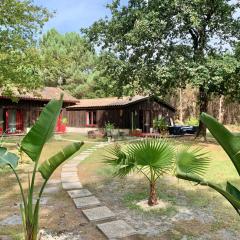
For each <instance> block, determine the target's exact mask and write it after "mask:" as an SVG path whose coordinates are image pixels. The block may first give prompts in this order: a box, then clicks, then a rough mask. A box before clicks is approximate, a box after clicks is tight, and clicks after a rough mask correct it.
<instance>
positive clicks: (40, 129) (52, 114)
mask: <svg viewBox="0 0 240 240" xmlns="http://www.w3.org/2000/svg"><path fill="white" fill-rule="evenodd" d="M62 98H63V96H61V99H60V100H52V101H50V102H49V103H48V104H47V105H46V107H45V108H44V109H43V111H42V113H41V115H40V117H39V119H38V121H37V122H36V123H35V124H34V126H33V127H32V128H31V130H30V131H29V132H28V134H27V135H26V136H25V137H24V138H23V140H22V141H21V143H20V154H21V153H22V152H24V153H26V154H27V155H28V156H29V158H30V159H31V160H32V161H33V162H34V169H33V172H32V177H31V180H30V178H29V181H28V189H27V193H25V192H24V189H23V187H22V183H21V181H20V178H19V176H18V173H17V171H16V168H17V166H18V161H19V156H18V155H16V154H14V153H10V152H8V151H7V149H6V148H4V147H0V167H3V166H9V167H10V168H11V169H12V171H13V172H14V174H15V176H16V179H17V182H18V184H19V187H20V193H21V197H22V203H21V204H20V211H21V215H22V223H23V228H24V234H25V240H36V239H38V220H39V207H40V199H41V196H42V193H43V190H44V187H45V186H46V183H47V181H48V179H49V178H50V177H51V175H52V174H53V172H54V170H55V169H56V168H57V167H58V166H59V165H60V164H61V163H63V162H64V161H65V160H66V159H68V158H69V157H70V156H71V155H73V154H74V153H75V152H76V151H78V150H79V149H80V147H81V146H82V144H83V143H73V144H70V145H68V146H66V147H65V148H63V149H62V150H61V151H60V152H58V153H56V154H55V155H54V156H52V157H50V158H49V159H47V160H45V161H44V162H43V163H41V164H40V163H39V158H40V155H41V152H42V149H43V147H44V145H45V143H46V142H47V141H48V140H49V139H50V138H51V136H52V134H53V131H54V129H55V126H56V121H57V117H58V115H59V113H60V111H61V108H62ZM37 171H39V172H40V173H41V176H42V178H43V184H42V186H41V189H40V191H39V192H38V193H37V199H36V203H34V201H33V199H34V192H35V177H36V173H37Z"/></svg>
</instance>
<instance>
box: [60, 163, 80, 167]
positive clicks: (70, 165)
mask: <svg viewBox="0 0 240 240" xmlns="http://www.w3.org/2000/svg"><path fill="white" fill-rule="evenodd" d="M78 165H79V163H76V162H75V163H66V164H64V166H63V168H76V167H78Z"/></svg>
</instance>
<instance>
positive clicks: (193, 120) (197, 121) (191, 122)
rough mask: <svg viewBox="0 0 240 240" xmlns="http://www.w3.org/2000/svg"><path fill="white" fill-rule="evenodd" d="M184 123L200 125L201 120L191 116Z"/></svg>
mask: <svg viewBox="0 0 240 240" xmlns="http://www.w3.org/2000/svg"><path fill="white" fill-rule="evenodd" d="M184 124H185V125H188V126H198V125H199V120H198V119H197V118H195V117H190V118H189V119H188V120H186V121H185V122H184Z"/></svg>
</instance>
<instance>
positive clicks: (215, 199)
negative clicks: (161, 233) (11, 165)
mask: <svg viewBox="0 0 240 240" xmlns="http://www.w3.org/2000/svg"><path fill="white" fill-rule="evenodd" d="M62 137H63V138H64V139H69V140H79V141H82V140H84V139H86V138H85V137H84V136H81V135H79V134H66V135H62ZM11 141H12V140H11ZM17 141H19V139H16V140H15V143H17ZM173 141H174V143H175V144H176V146H180V145H182V144H183V145H188V144H192V143H193V142H192V141H189V140H188V139H184V138H183V139H178V140H173ZM13 143H14V142H13ZM69 143H70V142H69V141H67V140H61V141H60V140H56V139H52V140H51V141H50V142H49V143H48V144H46V146H45V148H44V150H43V154H42V156H41V161H43V160H44V159H45V158H46V157H50V156H51V155H52V154H54V153H55V152H56V151H58V150H60V149H61V148H62V147H64V146H65V145H67V144H69ZM94 144H96V142H93V143H89V142H87V143H85V144H84V146H83V147H82V148H81V150H80V151H84V150H85V149H87V148H89V147H91V146H93V145H94ZM121 144H122V145H125V144H127V142H122V143H121ZM194 145H195V146H200V147H202V148H203V149H204V151H207V152H209V155H210V156H211V158H212V160H211V163H210V166H209V169H208V170H207V172H206V174H205V178H206V179H208V180H210V181H214V182H217V183H219V184H224V182H225V181H226V180H229V179H230V181H231V182H234V183H238V184H239V183H240V182H239V177H238V174H237V172H236V170H235V168H234V166H233V165H232V163H231V161H230V160H229V159H228V156H227V155H226V154H225V153H224V151H223V150H222V149H221V147H220V146H219V145H217V144H215V143H208V144H205V143H198V142H194ZM105 155H106V149H104V148H102V149H98V150H96V151H94V152H93V153H92V154H91V155H90V156H89V157H88V158H86V159H85V160H84V161H83V162H82V163H81V165H80V176H81V181H83V184H86V186H87V187H90V190H91V191H93V192H94V191H98V190H97V189H98V186H101V187H102V188H103V189H101V190H99V192H96V196H99V195H100V199H101V200H102V201H104V203H105V204H106V205H109V206H110V207H111V205H112V204H114V205H118V204H119V206H120V207H121V206H124V208H128V209H129V211H130V212H131V211H133V212H135V214H139V215H143V216H144V221H145V220H146V221H147V219H148V218H155V219H156V221H158V219H159V217H160V216H166V217H169V218H171V217H172V216H173V215H175V213H176V211H177V208H178V207H179V206H181V204H183V202H184V204H185V205H184V206H186V207H189V208H193V209H198V210H199V211H201V210H202V211H206V210H209V209H210V210H209V211H210V212H211V214H212V215H213V216H214V218H215V219H216V221H215V222H214V223H213V224H211V226H210V227H211V231H217V230H219V229H223V228H224V229H231V230H233V231H239V217H238V216H237V215H236V213H235V212H234V210H233V209H232V207H231V206H229V204H228V203H227V202H226V200H225V199H224V198H223V197H222V196H221V195H219V194H218V193H216V192H214V191H213V190H211V189H210V188H207V187H201V186H194V185H193V184H192V183H189V182H186V181H183V180H177V179H175V178H174V177H164V178H163V179H161V180H160V181H159V182H158V196H159V198H161V199H162V200H163V201H167V202H169V203H170V206H169V207H168V208H166V209H164V210H152V211H148V212H146V211H143V210H142V209H141V208H140V207H138V206H137V205H136V203H137V202H139V201H141V200H143V199H147V197H148V191H149V190H148V183H147V181H146V180H145V178H144V177H143V176H142V175H140V174H134V175H131V176H129V177H127V178H125V179H124V180H123V179H119V178H113V177H112V174H113V172H114V169H113V168H112V167H110V166H108V165H106V164H105V163H103V160H104V158H105ZM31 167H32V163H31V162H26V159H25V160H24V164H22V165H21V166H20V167H19V169H18V171H19V172H20V173H22V174H26V172H27V171H28V170H29V169H31ZM56 174H59V173H58V172H57V173H56ZM1 175H2V177H3V178H4V179H6V180H4V182H3V184H2V189H1V191H0V192H1V194H0V196H1V197H0V200H1V201H0V202H1V204H0V208H1V210H2V209H4V210H3V211H2V212H1V214H0V218H1V219H2V216H6V215H9V211H10V212H11V211H13V210H12V209H11V208H9V207H7V208H6V209H5V205H6V202H5V201H4V200H6V199H7V201H8V202H10V203H12V204H13V202H15V201H16V199H17V196H18V189H17V187H16V186H15V185H14V186H13V182H12V181H15V180H10V179H9V180H7V178H8V176H9V175H10V173H9V172H8V170H5V171H4V172H0V177H1ZM114 184H120V187H117V188H114V187H112V186H114ZM107 187H109V188H110V189H111V191H110V192H109V189H107ZM6 189H9V190H8V191H6ZM102 191H103V192H102ZM104 191H105V192H104ZM101 192H102V196H106V195H111V196H114V197H115V199H116V198H117V201H116V200H112V201H113V202H109V201H108V200H107V199H104V197H103V198H101ZM110 198H111V197H110ZM58 200H61V199H60V198H58ZM8 205H9V203H8ZM17 210H18V209H17ZM14 211H16V209H15V210H14ZM67 211H70V209H69V210H67ZM4 214H5V215H4ZM54 214H55V215H57V214H58V213H57V212H56V213H54ZM145 217H146V219H145ZM190 228H191V227H190ZM198 230H199V232H200V231H201V230H200V229H198ZM179 231H180V230H179ZM184 231H186V229H185V230H184ZM8 233H9V235H12V236H14V237H15V238H14V239H19V235H18V233H19V228H17V229H16V228H13V227H7V228H1V227H0V235H1V234H8ZM184 234H185V233H184ZM182 235H183V233H182ZM182 235H181V236H182ZM171 236H173V235H171ZM188 237H190V233H189V235H188ZM166 239H175V238H174V237H170V238H166ZM176 239H177V238H176ZM187 239H191V238H187ZM193 239H194V238H193ZM212 239H214V237H213V238H212Z"/></svg>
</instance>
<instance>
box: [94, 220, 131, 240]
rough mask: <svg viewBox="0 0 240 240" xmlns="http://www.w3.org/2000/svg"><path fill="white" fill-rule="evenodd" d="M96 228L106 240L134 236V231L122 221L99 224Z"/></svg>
mask: <svg viewBox="0 0 240 240" xmlns="http://www.w3.org/2000/svg"><path fill="white" fill-rule="evenodd" d="M97 227H98V228H99V229H100V231H101V232H102V233H103V234H104V235H105V236H106V237H107V238H108V239H115V238H124V237H128V236H131V235H134V234H136V231H135V230H134V229H133V228H132V227H131V226H130V225H129V224H127V223H126V222H125V221H123V220H116V221H112V222H107V223H101V224H98V225H97Z"/></svg>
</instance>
